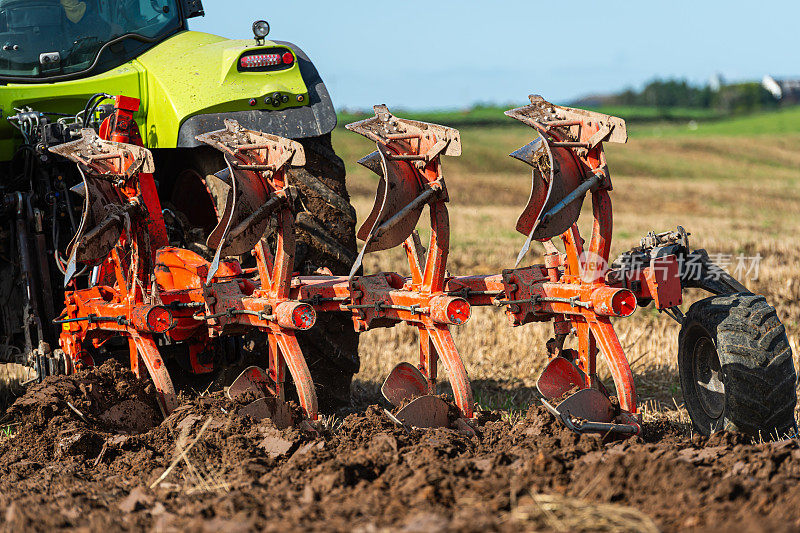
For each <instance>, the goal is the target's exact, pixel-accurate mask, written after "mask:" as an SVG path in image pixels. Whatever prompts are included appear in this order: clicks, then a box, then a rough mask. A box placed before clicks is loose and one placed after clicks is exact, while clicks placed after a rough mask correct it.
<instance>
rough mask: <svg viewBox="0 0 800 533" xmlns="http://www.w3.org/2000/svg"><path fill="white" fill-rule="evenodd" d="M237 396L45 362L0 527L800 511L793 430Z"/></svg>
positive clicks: (678, 522)
mask: <svg viewBox="0 0 800 533" xmlns="http://www.w3.org/2000/svg"><path fill="white" fill-rule="evenodd" d="M70 405H71V406H70ZM239 407H240V406H239V405H237V404H236V403H234V402H231V401H228V400H224V399H223V398H222V396H221V395H214V394H212V395H205V396H202V397H195V398H191V399H190V398H183V404H182V405H181V407H179V408H178V410H176V411H175V412H174V413H172V414H171V415H170V416H169V417H167V418H166V419H165V420H163V421H162V420H161V416H160V414H159V413H158V408H157V406H156V403H155V401H154V398H153V391H152V390H151V388H150V387H149V386H143V385H142V384H140V382H138V381H136V380H135V378H134V377H133V375H132V374H131V373H130V372H129V371H128V370H124V369H123V368H122V367H121V366H119V365H117V364H116V363H106V364H104V365H103V366H101V367H99V368H97V369H94V370H92V371H89V372H84V373H81V374H78V375H75V376H69V377H58V378H48V379H47V381H46V382H45V383H44V384H41V385H35V386H33V387H31V388H30V389H29V390H28V392H27V394H26V395H25V396H23V397H21V398H19V399H18V400H17V402H16V403H15V404H14V405H13V406H12V407H11V408H10V410H9V412H8V413H7V414H6V417H5V418H6V420H4V423H3V427H7V426H6V425H7V424H15V425H11V426H10V430H11V431H12V432H13V435H11V436H5V437H0V528H2V529H3V530H6V531H22V530H41V531H44V530H52V529H55V528H67V529H83V530H85V529H89V530H95V531H97V530H106V531H112V530H120V529H122V530H131V529H137V530H138V529H155V530H159V531H161V530H163V531H168V530H185V529H190V530H197V531H202V530H211V531H219V530H225V531H239V530H251V529H267V530H284V531H286V530H288V531H293V530H310V529H318V530H326V531H327V530H330V531H354V530H358V531H385V530H391V531H394V530H401V531H455V530H458V531H486V530H501V531H519V530H533V529H536V530H577V529H585V530H605V531H623V530H632V531H654V530H655V526H654V523H655V524H656V525H657V527H658V528H661V529H662V530H665V531H677V530H685V529H690V530H731V529H737V530H740V531H744V530H748V531H751V530H752V531H790V530H797V529H798V528H800V446H798V443H797V442H796V441H793V440H788V441H782V442H777V443H769V444H747V443H746V442H745V439H744V438H743V437H741V436H738V435H733V434H721V435H717V436H715V437H713V438H711V439H703V438H699V437H695V438H693V439H691V440H690V439H686V438H684V437H681V436H680V435H679V434H678V432H677V431H676V430H674V429H673V428H672V427H670V426H668V425H666V424H662V425H647V426H646V427H645V432H644V435H643V437H642V438H635V439H630V440H628V441H624V442H616V443H609V444H603V443H602V442H601V441H600V440H599V439H598V438H595V437H587V436H583V437H579V436H577V435H574V434H572V433H570V432H569V431H568V430H566V429H564V428H563V427H561V426H559V425H558V424H557V423H556V422H555V421H554V419H553V418H552V417H551V416H550V415H549V414H547V413H546V412H545V411H544V409H542V408H540V407H532V408H531V409H530V410H529V411H528V413H527V416H525V417H524V418H520V419H517V420H513V419H511V418H510V417H509V416H501V414H500V413H494V412H490V413H486V412H484V413H481V414H480V416H479V424H478V435H477V436H474V437H470V436H465V435H464V434H461V433H458V432H457V431H453V430H449V429H436V430H425V431H421V430H405V429H403V428H402V427H398V426H395V425H393V424H392V422H390V421H389V420H388V418H387V417H386V416H385V415H384V414H383V411H382V409H380V408H378V407H369V408H366V409H365V410H362V411H361V412H358V413H354V414H351V415H349V416H347V417H346V418H345V419H344V420H343V421H338V422H337V421H332V419H331V420H327V421H326V426H327V429H326V430H324V431H323V432H322V433H320V434H317V435H314V434H312V433H308V432H303V431H302V430H300V429H288V430H283V431H279V430H277V429H275V428H274V427H273V426H272V424H271V422H269V421H260V422H256V421H253V420H252V419H250V418H249V417H244V416H239V415H237V414H236V411H237V409H239ZM195 441H196V443H195ZM193 443H194V445H193ZM182 451H183V453H182ZM183 456H185V459H183V458H182V457H183ZM173 463H174V464H175V466H174V468H172V469H171V470H170V471H169V472H167V473H166V475H164V474H165V470H166V469H167V467H169V466H170V465H172V464H173ZM159 480H160V482H158V483H156V482H157V481H159ZM151 486H153V488H152V489H151V488H150V487H151ZM631 508H633V509H631ZM648 517H649V518H648ZM650 519H652V521H651V520H650Z"/></svg>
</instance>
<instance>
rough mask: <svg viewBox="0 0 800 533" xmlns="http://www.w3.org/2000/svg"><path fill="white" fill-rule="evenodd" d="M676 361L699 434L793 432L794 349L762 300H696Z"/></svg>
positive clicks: (744, 296) (767, 435) (743, 297)
mask: <svg viewBox="0 0 800 533" xmlns="http://www.w3.org/2000/svg"><path fill="white" fill-rule="evenodd" d="M678 364H679V369H680V379H681V388H682V389H683V396H684V401H685V402H686V409H687V410H688V411H689V414H690V415H691V418H692V422H693V425H694V427H695V429H696V430H697V431H699V432H700V433H702V434H703V435H709V434H711V433H715V432H717V431H722V430H726V431H742V432H744V433H747V434H749V435H754V436H757V435H761V436H763V438H765V439H766V438H770V437H772V438H775V437H777V438H782V437H783V436H785V435H794V434H795V433H796V426H795V419H794V408H795V404H796V403H797V392H796V390H795V383H796V381H797V375H796V373H795V370H794V363H793V361H792V350H791V348H790V347H789V340H788V338H787V337H786V330H785V328H784V326H783V324H781V322H780V320H779V319H778V316H777V315H776V314H775V308H773V307H772V306H770V305H769V304H768V303H767V302H766V300H765V299H764V297H763V296H757V295H753V294H733V295H725V296H712V297H711V298H706V299H704V300H700V301H698V302H695V303H694V304H693V305H692V307H690V308H689V311H688V312H687V313H686V317H685V319H684V322H683V325H682V327H681V333H680V338H679V344H678Z"/></svg>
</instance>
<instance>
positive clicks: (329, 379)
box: [289, 133, 360, 412]
mask: <svg viewBox="0 0 800 533" xmlns="http://www.w3.org/2000/svg"><path fill="white" fill-rule="evenodd" d="M299 142H300V143H301V144H302V145H303V148H304V150H305V153H306V165H305V166H304V167H302V168H292V169H290V171H289V182H290V183H292V184H293V185H295V186H296V187H297V188H298V191H299V195H300V204H301V206H302V208H301V209H298V213H297V217H296V223H297V238H298V243H297V258H296V262H297V266H298V270H299V271H300V272H302V273H304V274H312V273H315V272H318V271H320V269H328V270H330V272H331V273H332V274H334V275H339V276H343V275H347V274H348V273H349V272H350V268H351V267H352V266H353V262H354V261H355V258H356V256H357V251H356V211H355V209H354V208H353V206H352V205H350V196H349V195H348V194H347V188H346V184H345V166H344V161H342V159H341V158H340V157H339V156H337V155H336V153H335V152H334V150H333V147H332V146H331V136H330V133H329V134H326V135H322V136H320V137H313V138H309V139H301V140H300V141H299ZM297 339H298V341H299V342H300V348H302V350H303V354H304V355H305V358H306V362H307V363H308V367H309V369H310V370H311V377H312V378H313V379H314V384H315V385H316V387H317V398H318V401H319V406H320V410H321V411H323V412H326V411H327V412H330V411H333V410H335V409H337V408H339V407H344V406H347V405H349V404H350V385H351V383H352V381H353V375H355V374H356V373H357V372H358V370H359V367H360V361H359V358H358V334H357V333H356V332H355V330H354V329H353V321H352V318H351V317H350V316H349V315H348V314H346V313H320V314H319V315H318V316H317V324H316V326H314V327H313V328H311V329H310V330H308V331H304V332H298V334H297Z"/></svg>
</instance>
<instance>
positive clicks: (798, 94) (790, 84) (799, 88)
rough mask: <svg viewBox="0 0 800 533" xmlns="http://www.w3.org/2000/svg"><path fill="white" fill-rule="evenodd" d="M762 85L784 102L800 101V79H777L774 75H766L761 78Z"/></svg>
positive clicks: (793, 102) (794, 102)
mask: <svg viewBox="0 0 800 533" xmlns="http://www.w3.org/2000/svg"><path fill="white" fill-rule="evenodd" d="M761 86H762V87H764V88H765V89H766V90H768V91H769V92H770V93H772V96H774V97H775V99H776V100H780V101H781V102H782V103H791V104H796V103H800V79H793V80H776V79H775V78H773V77H772V76H770V75H766V76H764V79H762V80H761Z"/></svg>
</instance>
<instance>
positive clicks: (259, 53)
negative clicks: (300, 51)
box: [238, 46, 295, 72]
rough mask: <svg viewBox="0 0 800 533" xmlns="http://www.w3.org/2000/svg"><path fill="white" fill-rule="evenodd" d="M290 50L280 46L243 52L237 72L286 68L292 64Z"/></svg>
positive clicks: (292, 58)
mask: <svg viewBox="0 0 800 533" xmlns="http://www.w3.org/2000/svg"><path fill="white" fill-rule="evenodd" d="M294 63H295V59H294V54H293V53H292V51H291V50H289V49H287V48H284V47H282V46H273V47H271V48H262V49H259V50H251V51H248V52H245V53H244V54H243V55H242V56H240V57H239V64H238V68H239V72H271V71H275V70H286V69H290V68H292V67H293V66H294Z"/></svg>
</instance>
